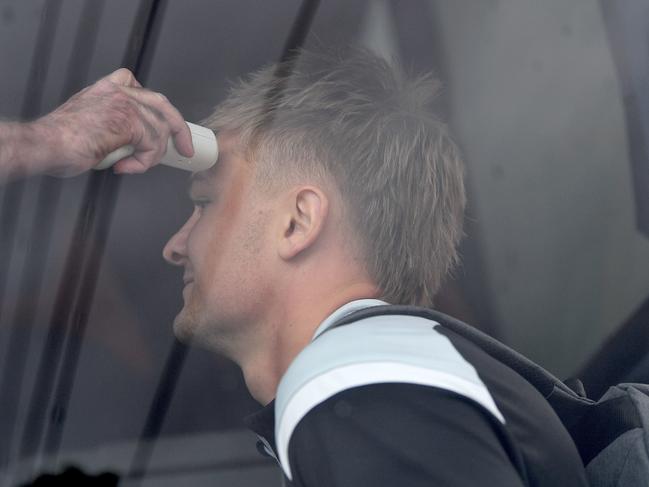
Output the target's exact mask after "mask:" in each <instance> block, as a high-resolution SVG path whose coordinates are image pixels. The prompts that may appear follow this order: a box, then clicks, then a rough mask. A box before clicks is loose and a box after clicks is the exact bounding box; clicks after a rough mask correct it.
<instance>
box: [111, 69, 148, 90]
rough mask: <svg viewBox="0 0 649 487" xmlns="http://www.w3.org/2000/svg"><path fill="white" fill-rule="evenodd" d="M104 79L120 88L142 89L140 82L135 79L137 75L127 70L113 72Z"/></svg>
mask: <svg viewBox="0 0 649 487" xmlns="http://www.w3.org/2000/svg"><path fill="white" fill-rule="evenodd" d="M104 79H105V80H107V81H110V82H112V83H115V84H117V85H120V86H133V87H136V88H142V85H141V84H140V82H139V81H138V80H137V79H135V75H134V74H133V73H132V72H131V71H130V70H128V69H126V68H120V69H118V70H116V71H113V72H112V73H110V74H109V75H108V76H106V77H105V78H104Z"/></svg>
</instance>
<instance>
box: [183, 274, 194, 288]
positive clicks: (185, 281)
mask: <svg viewBox="0 0 649 487" xmlns="http://www.w3.org/2000/svg"><path fill="white" fill-rule="evenodd" d="M191 282H194V277H193V276H183V284H184V285H185V286H186V285H187V284H189V283H191Z"/></svg>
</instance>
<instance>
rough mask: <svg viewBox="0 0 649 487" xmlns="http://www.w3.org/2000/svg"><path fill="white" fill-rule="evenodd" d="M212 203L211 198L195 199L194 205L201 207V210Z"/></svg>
mask: <svg viewBox="0 0 649 487" xmlns="http://www.w3.org/2000/svg"><path fill="white" fill-rule="evenodd" d="M209 204H210V200H195V201H194V206H195V207H196V208H200V209H201V210H202V209H203V208H205V207H206V206H207V205H209Z"/></svg>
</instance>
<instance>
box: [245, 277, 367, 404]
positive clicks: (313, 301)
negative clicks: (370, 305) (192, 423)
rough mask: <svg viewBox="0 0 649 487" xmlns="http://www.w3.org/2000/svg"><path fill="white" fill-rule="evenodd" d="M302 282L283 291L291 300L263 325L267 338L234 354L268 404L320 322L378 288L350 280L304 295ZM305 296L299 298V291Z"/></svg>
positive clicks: (251, 387)
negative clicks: (252, 347)
mask: <svg viewBox="0 0 649 487" xmlns="http://www.w3.org/2000/svg"><path fill="white" fill-rule="evenodd" d="M305 289H306V290H308V289H309V288H308V286H302V287H301V288H297V289H295V292H294V293H291V292H288V293H286V294H284V293H283V295H284V296H290V297H291V300H290V303H288V304H287V305H285V306H278V307H277V308H276V310H275V311H276V313H274V317H273V318H271V320H269V321H268V322H267V323H266V324H265V326H264V327H263V329H264V330H266V333H264V339H262V340H257V344H256V346H255V347H254V349H251V350H249V353H247V354H246V355H245V356H240V357H237V358H235V361H236V362H237V363H238V364H239V366H240V367H241V369H242V371H243V375H244V378H245V381H246V386H247V387H248V390H249V391H250V393H251V394H252V396H253V397H254V398H255V399H256V400H257V401H258V402H259V403H261V404H264V405H265V404H268V403H269V402H271V401H272V400H273V399H274V398H275V394H276V391H277V386H278V385H279V382H280V380H281V378H282V376H283V375H284V373H285V372H286V370H287V369H288V367H289V365H290V364H291V362H293V359H295V357H296V356H297V355H298V354H299V353H300V352H301V351H302V349H304V348H305V347H306V346H307V345H308V344H309V343H310V342H311V340H312V339H313V335H314V333H315V331H316V329H317V328H318V326H319V325H320V324H321V323H322V322H323V321H324V320H325V319H326V318H327V317H328V316H329V315H330V314H331V313H333V312H334V311H335V310H336V309H338V308H340V307H341V306H343V305H344V304H346V303H349V302H350V301H354V300H356V299H364V298H374V297H376V296H377V294H378V292H377V289H376V287H375V286H374V285H372V284H370V283H369V282H367V281H356V282H349V283H348V284H347V285H345V286H336V287H335V288H334V289H335V290H332V292H330V293H322V292H321V291H322V289H321V288H319V289H318V291H320V292H311V293H310V294H309V295H306V296H305V294H306V293H305ZM299 291H301V292H300V293H299V294H301V295H302V298H298V297H297V296H299V294H297V292H299Z"/></svg>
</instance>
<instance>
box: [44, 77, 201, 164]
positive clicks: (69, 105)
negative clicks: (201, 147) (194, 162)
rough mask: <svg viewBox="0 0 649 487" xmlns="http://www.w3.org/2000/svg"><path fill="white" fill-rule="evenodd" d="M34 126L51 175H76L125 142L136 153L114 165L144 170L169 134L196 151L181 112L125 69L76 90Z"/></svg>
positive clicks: (185, 150) (188, 151)
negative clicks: (43, 144)
mask: <svg viewBox="0 0 649 487" xmlns="http://www.w3.org/2000/svg"><path fill="white" fill-rule="evenodd" d="M32 126H33V129H34V130H36V132H37V133H39V134H40V136H41V137H42V140H46V141H48V143H49V148H50V154H49V155H50V157H49V158H48V159H49V161H50V162H48V167H47V168H46V169H45V170H46V171H47V172H48V173H50V174H54V175H63V176H74V175H76V174H79V173H82V172H84V171H86V170H88V169H92V168H93V167H95V166H96V165H97V164H98V163H99V162H100V161H101V160H102V159H103V158H104V157H106V156H107V155H108V154H109V153H110V152H112V151H114V150H115V149H117V148H119V147H122V146H124V145H127V144H130V145H132V146H133V147H135V152H134V153H133V154H132V155H131V156H129V157H127V158H125V159H122V160H121V161H119V162H118V163H117V164H115V165H114V166H113V170H114V171H115V172H116V173H123V174H126V173H129V174H132V173H142V172H144V171H146V170H147V169H148V168H150V167H151V166H153V165H155V164H157V163H158V162H159V161H160V159H161V158H162V156H163V155H164V153H165V151H166V150H167V139H168V138H169V137H170V136H172V137H173V141H174V144H175V146H176V149H177V150H178V152H179V153H180V154H182V155H184V156H186V157H191V156H192V155H193V153H194V149H193V146H192V139H191V133H190V131H189V128H188V127H187V124H186V123H185V120H184V119H183V116H182V115H181V114H180V112H179V111H178V110H177V109H176V108H174V106H173V105H172V104H171V103H170V102H169V100H167V98H166V97H165V96H164V95H162V94H160V93H155V92H153V91H150V90H147V89H145V88H142V85H141V84H140V83H139V82H138V81H137V80H136V79H135V77H134V76H133V74H132V73H131V72H130V71H129V70H127V69H124V68H122V69H118V70H117V71H115V72H113V73H111V74H110V75H108V76H106V77H105V78H102V79H100V80H99V81H97V82H96V83H95V84H93V85H91V86H89V87H87V88H86V89H84V90H82V91H80V92H79V93H77V94H76V95H74V96H73V97H72V98H70V99H69V100H68V101H67V102H65V103H64V104H63V105H61V106H60V107H59V108H57V109H56V110H54V111H53V112H51V113H49V114H48V115H45V116H44V117H42V118H40V119H38V120H36V121H35V122H32Z"/></svg>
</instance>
